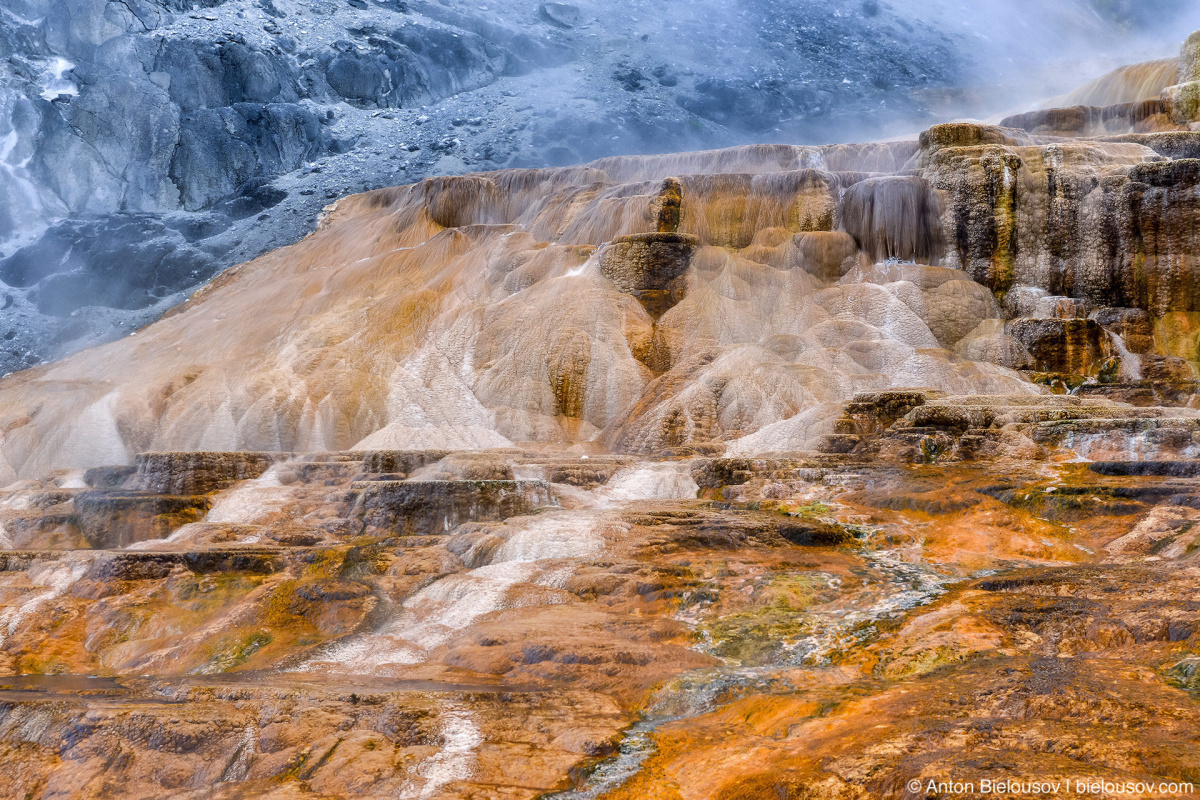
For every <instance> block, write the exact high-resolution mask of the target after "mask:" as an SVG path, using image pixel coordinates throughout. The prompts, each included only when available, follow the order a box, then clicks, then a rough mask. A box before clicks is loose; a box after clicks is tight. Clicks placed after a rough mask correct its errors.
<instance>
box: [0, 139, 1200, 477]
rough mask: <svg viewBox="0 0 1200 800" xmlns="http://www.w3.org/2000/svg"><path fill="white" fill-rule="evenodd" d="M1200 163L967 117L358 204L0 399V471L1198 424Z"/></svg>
mask: <svg viewBox="0 0 1200 800" xmlns="http://www.w3.org/2000/svg"><path fill="white" fill-rule="evenodd" d="M1189 137H1190V138H1189ZM1196 153H1200V134H1189V133H1182V132H1180V133H1173V134H1170V135H1165V134H1156V135H1153V136H1149V135H1148V136H1139V135H1125V136H1121V137H1118V138H1117V140H1114V141H1107V140H1082V139H1079V140H1073V141H1061V140H1052V141H1044V140H1040V139H1039V138H1038V137H1036V136H1033V135H1030V134H1028V133H1025V132H1022V131H1017V130H1010V129H999V128H991V127H987V126H982V125H975V124H965V123H964V124H953V125H944V126H937V127H935V128H933V129H931V130H930V131H927V132H926V133H925V134H923V135H922V137H921V139H920V141H919V142H893V143H886V144H875V145H837V146H831V147H824V148H821V147H790V146H785V145H771V146H762V147H745V148H734V149H732V150H724V151H713V152H706V153H690V154H675V155H667V156H640V157H633V158H628V159H606V160H605V161H602V162H596V163H595V164H592V165H588V166H584V167H568V168H563V169H554V170H509V171H502V172H495V173H488V174H485V175H468V176H463V177H458V178H444V179H433V180H427V181H423V182H421V183H418V184H413V185H410V186H402V187H397V188H394V189H389V190H385V191H378V192H373V193H370V194H366V195H360V196H356V197H352V198H347V199H346V200H343V201H342V202H340V203H339V204H338V205H337V206H336V207H335V208H333V209H331V210H330V214H329V215H328V217H327V218H326V219H325V221H324V222H323V224H322V225H321V227H320V228H319V229H318V231H317V232H316V233H314V234H313V235H312V236H310V237H309V238H308V239H306V240H304V241H303V242H301V243H300V244H298V245H296V246H294V247H292V248H288V249H286V250H282V251H278V252H276V253H272V254H269V255H267V256H264V257H263V258H261V259H259V260H257V261H255V262H251V263H249V264H246V265H243V266H241V267H238V268H236V269H233V270H229V271H227V272H226V273H224V274H223V275H221V276H220V277H219V278H218V279H217V280H215V281H214V282H212V283H211V284H210V285H209V286H207V287H205V288H204V289H203V290H201V291H199V292H197V293H196V295H195V296H193V297H192V299H191V300H189V301H188V302H187V303H186V304H184V305H183V306H180V307H179V308H177V309H176V310H174V311H173V312H172V313H170V314H168V315H167V316H166V317H164V318H163V319H162V320H161V321H159V322H158V323H156V324H155V325H152V326H150V327H149V328H146V329H144V330H143V331H140V332H139V333H138V334H137V335H136V336H133V337H129V338H127V339H125V340H123V341H120V342H116V343H113V344H111V345H107V346H105V347H102V348H98V349H96V350H93V351H90V352H88V353H85V354H80V355H78V356H75V357H73V358H71V359H68V360H66V361H64V362H61V363H58V364H53V365H49V366H46V367H43V368H40V369H38V370H33V371H29V372H26V373H21V374H18V375H14V376H11V377H10V378H8V379H7V380H5V381H3V382H0V431H3V433H0V437H2V438H0V457H2V460H0V479H5V480H7V479H11V478H13V477H15V476H18V475H40V474H43V473H45V472H47V471H49V470H51V469H56V468H87V467H91V466H96V465H102V464H125V463H130V462H131V460H132V457H133V454H134V453H138V452H147V451H186V450H200V451H231V450H247V451H273V452H278V451H293V452H294V451H307V450H349V449H358V450H367V451H371V450H393V451H395V450H411V449H442V450H452V449H453V450H463V449H486V448H503V447H512V446H513V445H521V444H523V443H537V444H544V445H556V446H574V445H579V446H581V447H586V448H587V452H595V451H596V450H603V449H605V448H607V449H612V450H617V451H625V452H632V453H664V452H670V453H683V452H700V451H705V452H709V451H715V452H719V451H720V450H721V449H722V448H723V447H725V446H727V445H729V443H735V444H732V445H730V446H732V447H733V448H734V449H736V450H737V451H738V452H767V451H779V450H786V449H794V448H798V447H811V446H814V445H815V443H817V442H818V441H819V440H820V437H821V436H823V435H825V434H828V433H829V432H830V430H831V425H832V421H833V420H834V419H835V418H836V416H837V414H836V413H835V412H834V411H833V410H832V409H835V408H836V407H837V406H838V405H839V404H844V403H845V402H847V401H849V400H850V399H851V398H852V397H854V396H855V394H858V393H862V392H879V391H886V390H888V389H894V388H897V387H906V386H923V387H928V388H930V389H934V390H938V391H942V392H946V393H948V394H964V393H966V394H1005V395H1011V394H1014V393H1022V392H1024V393H1031V394H1036V393H1041V392H1045V391H1047V389H1046V388H1044V387H1045V386H1056V387H1078V386H1079V385H1081V384H1082V383H1084V382H1086V381H1088V380H1091V381H1093V382H1094V381H1097V380H1104V381H1108V382H1109V383H1112V382H1113V381H1117V380H1118V379H1119V380H1120V381H1124V383H1122V384H1121V385H1122V386H1125V387H1126V388H1124V389H1119V387H1118V388H1114V389H1113V391H1114V392H1117V394H1116V395H1114V396H1122V397H1124V396H1130V397H1132V396H1134V395H1135V394H1137V392H1150V393H1151V394H1154V393H1155V392H1157V391H1158V390H1157V389H1156V388H1155V387H1160V386H1167V385H1169V386H1170V387H1172V388H1171V391H1170V392H1169V396H1171V397H1178V398H1181V402H1185V401H1186V396H1190V390H1188V389H1187V387H1188V386H1190V385H1191V381H1192V369H1193V366H1194V364H1196V363H1200V346H1197V345H1196V341H1197V340H1200V337H1198V336H1197V333H1196V331H1197V330H1200V321H1198V320H1200V292H1198V291H1197V287H1198V284H1196V282H1195V281H1194V280H1193V278H1192V276H1194V275H1195V274H1198V273H1200V264H1198V263H1197V258H1200V255H1198V254H1200V240H1197V238H1196V237H1197V230H1200V227H1198V226H1197V225H1196V224H1195V221H1196V219H1197V216H1198V215H1200V205H1197V200H1196V196H1195V191H1194V189H1195V186H1196V185H1197V180H1198V178H1197V171H1196V169H1197V167H1196V165H1197V164H1200V161H1194V160H1191V159H1189V158H1187V157H1186V156H1188V155H1190V154H1196ZM839 229H840V230H839ZM918 262H921V263H918ZM1089 315H1095V321H1093V322H1089V321H1088V319H1086V318H1087V317H1088V316H1089ZM1022 320H1024V321H1022ZM1014 370H1025V371H1032V372H1036V373H1038V374H1036V375H1022V374H1021V373H1020V372H1017V371H1014ZM1031 379H1032V380H1031ZM1033 381H1037V382H1033ZM1139 381H1140V383H1138V382H1139ZM1143 384H1144V385H1143ZM1120 392H1125V394H1120ZM1131 393H1132V394H1131ZM1156 396H1158V395H1156Z"/></svg>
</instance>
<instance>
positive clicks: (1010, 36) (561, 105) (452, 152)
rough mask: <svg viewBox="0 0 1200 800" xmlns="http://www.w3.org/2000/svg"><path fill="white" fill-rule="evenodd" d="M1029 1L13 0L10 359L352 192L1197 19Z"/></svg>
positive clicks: (765, 126)
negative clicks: (666, 6) (970, 5)
mask: <svg viewBox="0 0 1200 800" xmlns="http://www.w3.org/2000/svg"><path fill="white" fill-rule="evenodd" d="M1027 5H1028V8H1027V7H1025V6H1024V5H1022V4H1019V3H1018V4H1017V5H1015V6H1013V7H1007V6H1006V7H1003V8H1000V7H991V6H986V5H985V6H981V7H978V8H975V9H972V10H970V11H969V12H968V14H967V16H965V17H964V16H963V10H962V8H961V7H959V6H958V5H956V4H950V5H949V7H948V8H947V7H943V4H938V3H920V4H889V3H875V2H860V0H853V1H851V0H845V2H837V3H829V2H819V3H818V2H800V3H795V2H787V3H782V2H776V1H775V0H750V1H748V2H745V3H740V4H727V3H711V4H699V3H681V4H677V5H675V6H672V7H671V8H670V10H669V13H667V14H663V13H661V8H660V7H659V4H650V3H642V2H624V3H620V4H606V3H581V4H577V5H570V4H539V3H536V2H518V1H517V0H499V2H492V3H490V4H482V3H458V2H449V0H436V1H435V0H414V1H413V2H399V1H396V2H393V1H392V0H387V1H386V2H383V1H382V0H379V1H377V0H370V2H367V0H362V2H359V0H354V2H348V3H342V2H337V3H308V2H302V1H301V0H277V1H276V0H224V1H223V2H216V1H215V0H205V1H204V2H201V3H187V2H175V0H136V1H134V2H115V3H97V2H93V0H16V2H9V3H6V5H5V7H4V9H2V10H0V174H2V176H3V179H2V180H0V258H6V257H7V260H0V281H2V282H3V283H4V285H5V286H4V291H3V298H4V299H3V301H2V303H3V310H2V311H0V321H2V324H0V336H2V337H4V339H3V341H4V345H3V347H2V348H0V373H3V372H8V371H11V370H15V369H19V368H23V367H26V366H30V365H33V364H37V363H41V362H43V361H46V360H49V359H52V358H56V357H59V356H61V355H64V354H66V353H69V352H72V351H74V350H77V349H79V348H81V347H83V346H86V345H88V344H92V343H95V342H98V341H105V340H108V339H111V338H115V337H117V336H119V335H121V334H123V333H128V332H129V331H132V330H134V329H135V328H137V327H138V326H140V325H143V324H145V323H147V322H149V321H151V320H153V319H155V318H157V317H158V316H159V315H160V314H161V313H162V312H163V311H164V310H166V309H167V308H169V307H171V306H172V305H174V304H176V303H178V302H179V301H180V300H181V299H183V297H184V295H185V293H186V292H187V291H190V290H191V289H193V288H194V287H196V286H197V285H199V284H200V283H202V282H203V281H205V280H207V279H208V278H209V277H211V276H212V275H213V274H215V273H216V272H218V271H219V270H220V269H223V268H225V267H228V266H231V265H234V264H237V263H240V262H242V261H245V260H248V259H250V258H253V257H256V256H258V255H260V254H262V253H264V252H266V251H268V250H271V249H273V248H276V247H278V246H281V245H284V244H289V243H291V242H294V241H295V240H297V239H299V238H300V237H301V236H302V235H304V234H305V233H307V232H308V231H309V230H311V226H312V223H313V221H314V220H315V218H316V216H317V214H318V213H319V212H320V210H321V208H322V207H323V206H324V205H325V204H326V203H327V202H328V201H329V200H330V199H333V198H336V197H340V196H343V195H345V194H348V193H352V192H358V191H362V190H364V189H373V188H379V187H383V186H389V185H393V184H397V183H403V182H406V181H412V180H417V179H419V178H421V177H424V176H426V175H436V174H455V173H461V172H468V171H473V170H477V169H491V168H497V167H503V166H547V165H560V164H568V163H577V162H579V161H585V160H588V159H592V158H597V157H601V156H607V155H613V154H622V153H625V154H627V153H637V152H667V151H677V150H685V149H696V148H702V147H717V146H727V145H731V144H738V143H744V142H752V141H753V142H760V141H793V142H794V141H828V140H830V137H832V136H835V135H836V136H839V137H847V136H849V135H852V132H857V133H858V134H859V135H870V136H877V135H879V134H881V133H883V132H886V131H889V130H891V131H900V130H904V131H907V130H915V129H917V128H918V127H920V126H923V125H926V124H928V123H929V122H931V121H933V120H934V117H935V115H943V116H944V115H946V114H948V113H950V109H952V108H954V109H959V110H960V112H961V109H968V108H969V109H972V110H973V113H980V112H979V110H978V109H979V108H980V105H979V104H978V103H974V104H973V100H972V98H973V97H975V95H976V93H977V89H978V87H981V86H987V87H988V93H987V98H988V100H989V101H990V102H991V103H992V104H993V105H991V106H989V107H990V108H991V109H992V110H995V108H996V106H995V103H996V101H997V97H998V96H1000V95H998V92H997V89H996V87H997V86H998V85H1008V86H1009V87H1010V88H1013V87H1012V85H1013V84H1016V83H1018V82H1020V81H1028V80H1029V77H1028V76H1029V75H1031V74H1034V75H1041V74H1043V72H1044V71H1050V68H1053V71H1054V73H1055V74H1057V75H1058V76H1059V77H1060V78H1061V77H1063V75H1065V74H1067V73H1069V72H1070V70H1069V69H1064V65H1063V64H1061V63H1050V62H1054V59H1053V58H1049V60H1048V56H1047V53H1050V52H1053V53H1055V54H1056V55H1057V57H1058V58H1060V59H1062V60H1064V61H1067V62H1068V63H1071V61H1072V59H1074V60H1076V61H1077V60H1078V59H1079V58H1080V57H1081V56H1080V55H1079V54H1080V53H1086V54H1087V55H1088V56H1089V57H1090V58H1095V57H1096V56H1097V53H1098V52H1099V53H1101V54H1102V53H1103V52H1104V50H1105V48H1106V47H1109V48H1111V47H1112V46H1113V45H1114V43H1117V42H1119V43H1120V44H1121V45H1122V46H1123V47H1125V48H1129V47H1130V42H1129V34H1128V32H1129V30H1131V28H1132V29H1134V30H1141V31H1149V30H1154V29H1158V28H1164V29H1168V30H1170V29H1171V25H1172V23H1175V24H1178V21H1179V17H1180V16H1181V15H1184V14H1187V13H1190V11H1189V9H1188V7H1187V4H1186V3H1177V2H1171V1H1170V0H1159V2H1156V3H1153V4H1145V3H1143V4H1139V5H1138V7H1137V8H1119V7H1116V6H1114V5H1112V4H1105V5H1104V6H1103V7H1101V8H1102V12H1103V14H1105V15H1107V16H1102V15H1098V14H1097V12H1096V11H1095V10H1093V9H1092V7H1091V6H1090V4H1087V3H1082V4H1081V3H1077V2H1075V1H1074V0H1062V2H1058V3H1055V4H1052V5H1051V6H1049V7H1047V5H1046V4H1045V3H1036V4H1034V3H1028V4H1027ZM1035 6H1036V19H1038V22H1037V23H1036V24H1034V23H1033V19H1034V18H1035V14H1034V7H1035ZM947 20H953V24H951V23H950V22H947ZM1114 22H1116V23H1117V24H1118V25H1119V26H1123V27H1114ZM960 23H962V24H960ZM1175 30H1178V28H1175ZM1118 33H1119V34H1120V37H1118V36H1117V35H1116V34H1118ZM1050 42H1053V48H1051V47H1050V46H1049V44H1050ZM1084 43H1087V46H1086V48H1085V47H1084ZM714 52H719V53H720V54H721V56H720V58H713V57H712V54H713V53H714ZM1124 55H1125V56H1126V57H1127V56H1128V50H1126V52H1125V53H1124ZM1089 63H1091V62H1089ZM1020 88H1023V89H1028V87H1026V86H1021V87H1020ZM1064 88H1065V87H1064ZM1004 96H1006V97H1012V96H1013V95H1012V93H1011V92H1009V93H1008V94H1007V95H1004ZM1025 97H1028V91H1027V92H1026V94H1025ZM1022 102H1024V101H1022ZM48 225H49V226H50V227H49V229H48V230H46V226H48ZM22 246H24V247H23V249H20V248H22ZM14 253H15V255H14Z"/></svg>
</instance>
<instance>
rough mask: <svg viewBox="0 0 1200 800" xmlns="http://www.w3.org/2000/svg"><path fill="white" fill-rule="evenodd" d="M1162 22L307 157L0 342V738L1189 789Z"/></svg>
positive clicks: (394, 777) (178, 752)
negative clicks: (143, 304) (867, 128)
mask: <svg viewBox="0 0 1200 800" xmlns="http://www.w3.org/2000/svg"><path fill="white" fill-rule="evenodd" d="M1198 42H1200V33H1198V34H1196V35H1193V37H1191V38H1190V39H1189V40H1188V41H1187V42H1186V43H1185V45H1184V47H1183V50H1182V52H1181V54H1180V57H1179V59H1178V61H1177V64H1176V72H1175V77H1174V80H1175V81H1177V82H1176V83H1174V84H1171V85H1170V86H1163V87H1160V88H1161V91H1160V94H1159V96H1157V97H1153V98H1149V99H1143V100H1138V101H1130V102H1121V103H1117V104H1114V105H1105V106H1073V107H1069V108H1054V109H1043V110H1035V111H1029V112H1026V113H1022V114H1019V115H1015V116H1013V117H1010V118H1008V119H1006V120H1005V121H1004V124H1003V125H1001V126H985V125H979V124H968V123H958V124H943V125H935V126H932V127H930V128H928V129H927V130H925V131H924V132H923V133H922V134H920V136H919V137H914V138H912V139H898V140H895V141H889V142H886V143H874V144H857V145H851V144H842V145H827V146H812V147H801V146H795V145H757V146H748V147H736V148H727V149H721V150H712V151H703V152H693V153H682V154H675V155H647V156H624V157H613V158H603V159H600V160H597V161H594V162H592V163H590V164H587V165H584V166H575V167H557V168H546V169H516V168H513V169H506V170H500V171H491V172H477V173H471V174H466V175H460V176H453V177H440V178H429V179H425V180H422V181H419V182H416V183H411V184H407V185H403V186H398V187H395V188H390V189H382V190H376V191H372V192H368V193H364V194H360V195H356V196H352V197H348V198H345V199H343V200H340V201H338V203H337V204H336V206H335V207H333V208H331V209H329V210H328V213H327V215H326V216H325V217H324V218H323V220H322V222H321V224H320V227H319V229H318V230H317V231H316V232H314V233H313V234H312V235H310V236H308V237H306V238H305V239H303V240H302V241H300V242H299V243H297V244H295V245H293V246H291V247H288V248H284V249H281V250H278V251H275V252H273V253H271V254H268V255H266V256H263V257H261V258H259V259H256V260H254V261H251V262H248V263H246V264H243V265H241V266H239V267H236V268H234V269H231V270H228V271H226V272H224V273H222V274H221V275H220V277H219V278H218V279H216V280H215V281H213V282H211V283H210V284H208V285H207V286H205V287H204V288H203V289H202V290H201V291H199V292H197V293H195V294H194V295H193V296H192V297H191V298H190V299H189V300H188V301H187V303H185V304H183V305H182V306H180V307H178V308H176V309H174V310H173V311H172V312H171V313H169V314H168V315H166V316H165V318H163V319H162V320H160V321H158V322H156V323H154V324H152V325H149V326H147V327H145V328H143V329H141V330H139V331H138V332H137V333H136V335H132V336H128V337H125V338H123V339H121V340H119V341H116V342H112V343H110V344H107V345H104V346H102V347H98V348H95V349H93V350H89V351H85V352H82V353H78V354H76V355H74V356H72V357H70V358H67V359H65V360H63V361H61V362H58V363H55V364H51V365H47V366H42V367H38V368H35V369H31V370H26V371H24V372H21V373H18V374H15V375H12V376H9V377H7V378H4V379H3V380H0V455H2V456H3V465H2V466H0V469H2V470H3V475H0V478H2V479H0V483H3V484H6V485H5V487H4V488H3V489H2V490H0V675H3V676H4V677H2V678H0V774H3V775H4V776H5V780H7V781H8V785H9V786H11V787H14V791H15V794H16V796H22V797H28V798H50V797H56V798H61V797H66V798H94V797H115V798H146V799H147V800H149V798H163V797H169V798H180V799H181V800H182V799H184V798H187V799H189V800H199V798H230V799H232V798H246V797H256V798H257V797H264V798H279V799H282V798H297V797H318V798H328V799H329V800H334V799H335V798H348V797H366V798H385V797H387V798H396V797H400V798H410V799H416V798H475V799H478V800H483V799H484V798H556V800H583V798H605V799H606V800H618V799H619V798H660V799H661V800H683V799H685V798H686V800H692V799H693V798H695V799H697V800H750V799H751V798H753V799H754V800H758V798H763V797H773V798H786V799H787V800H802V799H803V800H810V799H812V798H824V799H828V800H835V799H836V800H842V799H844V798H854V799H855V800H858V799H859V798H861V799H862V800H866V799H867V798H880V797H882V798H897V799H899V798H906V799H907V798H914V797H936V796H946V795H947V793H948V792H956V793H958V794H967V795H970V794H972V793H976V794H985V795H990V796H996V793H995V792H989V791H987V790H983V789H982V782H983V781H985V780H986V781H992V782H1001V781H1004V782H1007V781H1014V780H1015V781H1020V782H1021V786H1027V785H1028V784H1029V783H1030V782H1037V783H1039V784H1042V785H1045V784H1059V785H1061V784H1062V783H1063V782H1069V783H1070V785H1071V787H1072V790H1074V791H1075V793H1077V794H1079V793H1081V790H1079V789H1078V788H1077V787H1078V786H1079V785H1080V782H1082V784H1083V785H1084V786H1085V787H1088V786H1093V785H1099V787H1100V788H1099V789H1089V790H1088V791H1090V792H1091V793H1093V794H1099V795H1103V794H1104V793H1107V794H1108V795H1110V796H1134V797H1168V796H1180V795H1186V794H1187V793H1189V792H1194V790H1195V784H1196V782H1197V777H1198V776H1200V762H1198V760H1197V753H1198V752H1200V750H1198V749H1197V744H1200V733H1198V731H1197V727H1196V725H1195V723H1194V720H1195V718H1196V714H1197V710H1198V706H1197V703H1198V701H1200V694H1198V692H1200V682H1198V680H1197V675H1198V674H1200V625H1197V622H1196V618H1195V617H1196V614H1195V611H1196V606H1195V600H1194V596H1195V593H1196V589H1197V584H1198V582H1200V572H1198V571H1197V567H1196V558H1197V556H1196V554H1197V552H1198V549H1200V541H1198V539H1197V532H1198V531H1200V528H1197V527H1196V523H1197V522H1198V521H1200V512H1198V511H1197V508H1200V499H1198V498H1200V482H1198V481H1200V460H1198V459H1197V457H1196V456H1197V453H1198V448H1200V410H1197V409H1198V407H1200V399H1198V398H1197V394H1198V387H1200V382H1198V381H1197V369H1198V368H1200V349H1198V348H1200V333H1198V330H1200V317H1198V315H1200V297H1198V296H1197V285H1196V282H1195V280H1194V279H1193V276H1195V275H1196V274H1197V270H1198V267H1200V264H1197V260H1198V259H1200V242H1198V241H1197V236H1198V234H1197V230H1198V228H1197V225H1196V221H1197V219H1198V218H1200V207H1198V206H1197V203H1200V195H1198V194H1197V192H1196V186H1197V184H1198V182H1200V131H1196V130H1195V128H1196V127H1198V126H1200V113H1198V111H1197V106H1196V104H1195V103H1193V100H1194V99H1195V97H1200V93H1198V92H1197V87H1200V60H1198V58H1197V54H1198V53H1200V48H1198V47H1197V43H1198ZM1102 96H1108V95H1103V93H1102ZM1120 99H1124V98H1120ZM913 781H916V782H917V783H918V784H919V786H918V788H915V789H914V788H913V783H912V782H913ZM948 781H957V782H961V783H972V784H973V786H974V787H976V788H975V789H969V790H966V791H964V792H957V790H953V789H939V788H938V784H939V783H945V782H948ZM1106 787H1108V788H1106ZM1005 791H1007V795H1008V796H1027V795H1028V794H1029V791H1027V790H1026V789H1024V788H1016V789H1011V790H1009V789H1006V790H1001V792H1000V795H1001V796H1004V792H1005ZM1060 793H1062V792H1061V791H1060Z"/></svg>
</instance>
